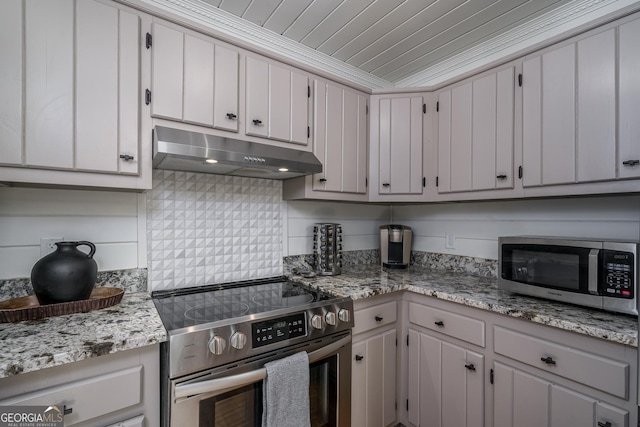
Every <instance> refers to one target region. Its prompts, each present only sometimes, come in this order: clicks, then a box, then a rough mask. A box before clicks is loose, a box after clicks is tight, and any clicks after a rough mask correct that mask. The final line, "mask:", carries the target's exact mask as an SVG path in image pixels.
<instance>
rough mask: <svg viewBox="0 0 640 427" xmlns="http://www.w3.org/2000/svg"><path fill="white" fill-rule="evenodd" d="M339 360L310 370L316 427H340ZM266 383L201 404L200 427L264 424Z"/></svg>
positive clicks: (230, 392)
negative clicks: (338, 422)
mask: <svg viewBox="0 0 640 427" xmlns="http://www.w3.org/2000/svg"><path fill="white" fill-rule="evenodd" d="M337 390H338V368H337V356H332V357H330V358H327V359H324V360H321V361H318V362H316V363H314V364H312V365H311V366H310V368H309V404H310V405H309V406H310V410H311V414H310V415H311V417H310V418H311V426H312V427H325V426H326V427H335V426H336V425H337V399H338V391H337ZM262 397H263V396H262V381H260V382H259V383H255V384H251V385H248V386H245V387H242V388H239V389H235V390H232V391H229V392H227V393H224V394H220V395H217V396H214V397H210V398H207V399H203V400H201V401H200V403H199V408H198V412H199V414H198V415H199V416H198V420H199V422H198V426H199V427H259V426H261V424H262V404H263V402H262Z"/></svg>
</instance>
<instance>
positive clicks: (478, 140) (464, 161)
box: [438, 67, 514, 193]
mask: <svg viewBox="0 0 640 427" xmlns="http://www.w3.org/2000/svg"><path fill="white" fill-rule="evenodd" d="M513 78H514V68H513V67H510V68H507V69H504V70H502V71H500V72H497V73H493V74H488V75H486V76H484V77H481V78H479V79H477V80H474V81H472V82H469V83H466V84H464V85H462V86H458V87H456V88H454V89H451V90H447V91H444V92H442V93H440V95H439V98H438V103H439V108H438V111H439V112H438V124H439V130H438V192H439V193H448V192H456V191H478V190H493V189H496V188H513V145H514V134H513V125H514V112H513V109H514V89H513V85H514V82H513Z"/></svg>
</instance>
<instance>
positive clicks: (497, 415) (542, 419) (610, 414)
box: [494, 362, 629, 427]
mask: <svg viewBox="0 0 640 427" xmlns="http://www.w3.org/2000/svg"><path fill="white" fill-rule="evenodd" d="M494 368H495V376H494V426H495V427H540V426H550V427H560V426H562V427H584V426H595V425H599V424H598V423H602V425H604V424H605V423H607V422H609V423H611V424H610V425H611V427H614V426H616V427H622V426H625V427H626V426H628V422H629V421H628V412H627V411H625V410H622V409H619V408H615V407H613V406H611V405H608V404H606V403H603V402H599V401H598V400H596V399H594V398H592V397H589V396H586V395H584V394H581V393H578V392H575V391H573V390H570V389H568V388H565V387H562V386H559V385H556V384H552V383H550V382H548V381H546V380H543V379H541V378H538V377H535V376H533V375H530V374H528V373H526V372H523V371H520V370H518V369H515V368H511V367H509V366H506V365H503V364H501V363H500V362H496V363H495V365H494Z"/></svg>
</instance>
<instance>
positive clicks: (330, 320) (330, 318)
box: [324, 311, 336, 326]
mask: <svg viewBox="0 0 640 427" xmlns="http://www.w3.org/2000/svg"><path fill="white" fill-rule="evenodd" d="M324 321H325V322H327V325H331V326H336V314H335V313H334V312H333V311H330V312H328V313H327V314H325V315H324Z"/></svg>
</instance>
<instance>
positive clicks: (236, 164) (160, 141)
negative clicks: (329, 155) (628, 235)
mask: <svg viewBox="0 0 640 427" xmlns="http://www.w3.org/2000/svg"><path fill="white" fill-rule="evenodd" d="M153 167H154V168H156V169H170V170H177V171H186V172H201V173H214V174H220V175H235V176H249V177H253V178H266V179H288V178H293V177H296V176H303V175H310V174H314V173H319V172H322V164H321V163H320V161H319V160H318V159H317V158H316V156H314V155H313V153H310V152H308V151H301V150H294V149H291V148H281V147H273V146H270V145H265V144H260V143H256V142H247V141H242V140H238V139H230V138H225V137H221V136H216V135H210V134H205V133H199V132H190V131H186V130H181V129H174V128H168V127H164V126H156V127H155V128H154V129H153Z"/></svg>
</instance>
